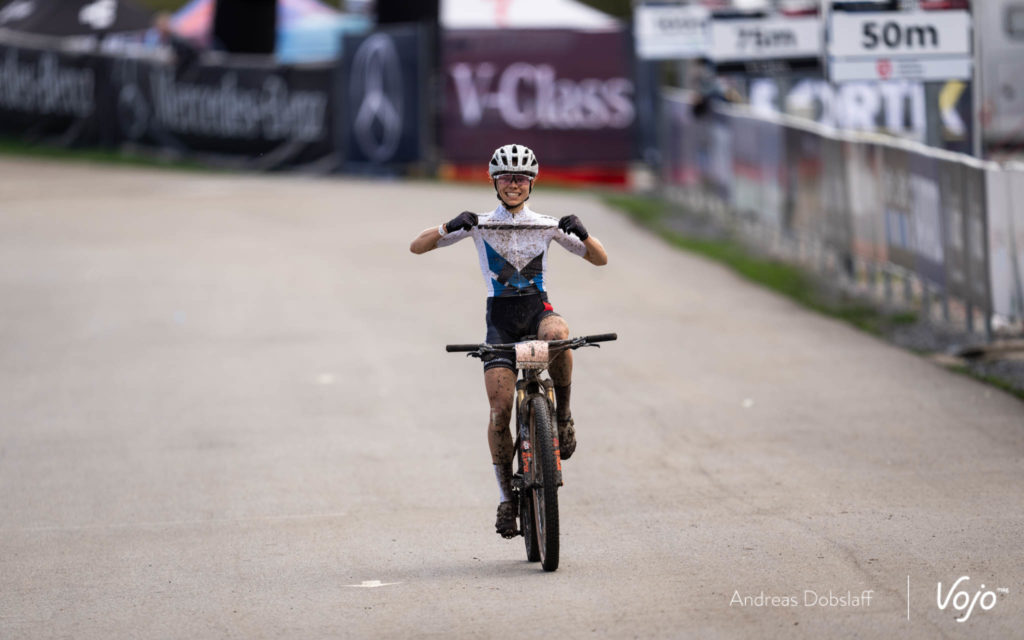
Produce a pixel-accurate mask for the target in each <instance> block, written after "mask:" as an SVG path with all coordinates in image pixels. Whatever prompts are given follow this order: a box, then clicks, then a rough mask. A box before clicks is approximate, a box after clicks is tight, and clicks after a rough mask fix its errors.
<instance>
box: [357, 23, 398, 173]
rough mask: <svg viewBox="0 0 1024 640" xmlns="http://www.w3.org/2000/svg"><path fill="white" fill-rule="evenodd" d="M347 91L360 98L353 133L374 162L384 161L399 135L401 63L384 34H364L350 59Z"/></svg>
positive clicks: (392, 44) (394, 146) (395, 148)
mask: <svg viewBox="0 0 1024 640" xmlns="http://www.w3.org/2000/svg"><path fill="white" fill-rule="evenodd" d="M349 95H350V96H352V98H353V100H359V107H358V109H356V117H355V120H354V122H353V129H354V131H353V133H354V135H355V139H356V143H357V144H358V145H359V148H360V149H361V150H362V152H363V153H364V154H365V155H366V157H367V158H369V159H370V160H372V161H373V162H386V161H388V160H390V159H391V157H392V156H393V155H394V154H395V151H396V150H397V149H398V143H399V141H400V140H401V137H402V100H403V95H402V64H401V61H400V60H399V59H398V51H396V50H395V44H394V42H392V40H391V37H390V36H388V35H387V34H383V33H377V34H374V35H372V36H370V37H369V38H367V39H366V40H365V41H364V42H363V44H362V45H360V47H359V49H358V50H357V51H356V53H355V56H354V57H353V59H352V77H351V78H350V79H349Z"/></svg>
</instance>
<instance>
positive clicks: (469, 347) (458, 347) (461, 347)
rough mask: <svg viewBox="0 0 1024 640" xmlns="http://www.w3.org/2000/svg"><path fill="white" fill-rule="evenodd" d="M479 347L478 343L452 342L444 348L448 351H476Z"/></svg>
mask: <svg viewBox="0 0 1024 640" xmlns="http://www.w3.org/2000/svg"><path fill="white" fill-rule="evenodd" d="M479 348H480V345H478V344H450V345H447V346H445V348H444V350H445V351H447V352H448V353H455V352H457V351H476V350H477V349H479Z"/></svg>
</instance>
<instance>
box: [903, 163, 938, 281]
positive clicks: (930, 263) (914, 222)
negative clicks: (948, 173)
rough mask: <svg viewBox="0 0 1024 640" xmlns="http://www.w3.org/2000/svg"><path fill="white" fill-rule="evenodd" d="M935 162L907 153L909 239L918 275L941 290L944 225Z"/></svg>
mask: <svg viewBox="0 0 1024 640" xmlns="http://www.w3.org/2000/svg"><path fill="white" fill-rule="evenodd" d="M938 163H939V161H938V159H937V158H934V157H932V156H926V155H922V154H919V153H911V154H909V159H908V163H907V165H908V168H909V170H910V174H909V181H910V223H911V226H910V230H911V235H910V240H911V248H912V250H913V252H914V270H915V271H916V272H917V275H918V276H919V277H921V278H922V279H923V280H927V281H929V282H931V283H932V284H934V285H936V286H938V287H940V288H944V287H945V286H946V271H945V261H946V257H945V239H944V236H945V224H944V221H943V217H942V207H941V205H940V202H939V171H938Z"/></svg>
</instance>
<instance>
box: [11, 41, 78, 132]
mask: <svg viewBox="0 0 1024 640" xmlns="http://www.w3.org/2000/svg"><path fill="white" fill-rule="evenodd" d="M95 87H96V78H95V76H94V74H93V71H92V70H91V69H77V68H75V67H66V66H63V65H61V62H60V58H58V57H57V55H56V54H53V53H44V54H42V55H41V56H39V59H38V60H37V61H35V62H28V61H24V62H23V61H22V60H21V59H19V57H18V52H17V50H15V49H8V50H7V55H6V56H4V60H3V63H2V64H0V109H10V110H12V111H24V112H27V113H37V114H40V115H58V116H75V117H79V118H84V117H86V116H88V115H90V114H92V112H93V109H94V107H95Z"/></svg>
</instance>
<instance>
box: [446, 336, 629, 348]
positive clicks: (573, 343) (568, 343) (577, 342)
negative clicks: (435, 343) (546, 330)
mask: <svg viewBox="0 0 1024 640" xmlns="http://www.w3.org/2000/svg"><path fill="white" fill-rule="evenodd" d="M618 339H619V336H618V334H615V333H599V334H596V335H592V336H581V337H579V338H569V339H568V340H549V341H548V347H552V348H558V347H567V348H569V349H575V348H577V347H582V346H584V345H587V344H592V343H594V342H611V341H612V340H618ZM515 346H516V343H515V342H510V343H507V344H449V345H446V346H445V348H444V349H445V351H447V352H448V353H456V352H461V351H479V350H481V349H483V350H489V351H500V350H511V349H514V348H515Z"/></svg>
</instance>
